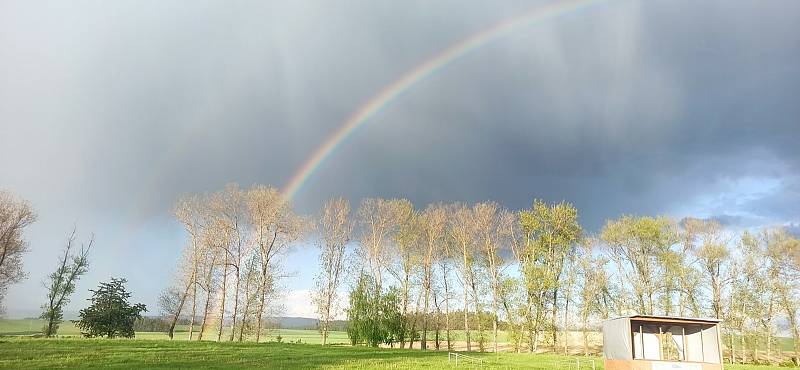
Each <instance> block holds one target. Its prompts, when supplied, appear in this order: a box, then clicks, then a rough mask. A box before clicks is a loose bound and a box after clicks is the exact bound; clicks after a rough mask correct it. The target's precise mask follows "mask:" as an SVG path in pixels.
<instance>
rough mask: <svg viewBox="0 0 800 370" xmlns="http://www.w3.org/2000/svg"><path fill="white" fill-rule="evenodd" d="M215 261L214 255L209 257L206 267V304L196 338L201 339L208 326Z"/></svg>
mask: <svg viewBox="0 0 800 370" xmlns="http://www.w3.org/2000/svg"><path fill="white" fill-rule="evenodd" d="M216 263H217V257H216V255H215V256H214V257H213V258H212V259H211V267H209V269H208V274H207V275H206V305H205V308H204V309H203V324H202V325H200V333H199V334H197V340H198V341H200V340H203V333H205V331H206V327H207V326H208V314H209V313H210V311H211V298H213V296H214V294H213V293H214V289H212V286H211V285H212V282H213V281H212V277H213V274H214V265H215V264H216Z"/></svg>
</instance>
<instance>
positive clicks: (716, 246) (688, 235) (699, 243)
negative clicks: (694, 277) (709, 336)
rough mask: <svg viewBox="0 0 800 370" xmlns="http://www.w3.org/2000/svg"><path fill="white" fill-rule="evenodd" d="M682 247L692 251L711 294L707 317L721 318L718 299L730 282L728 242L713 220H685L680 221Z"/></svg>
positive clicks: (720, 299)
mask: <svg viewBox="0 0 800 370" xmlns="http://www.w3.org/2000/svg"><path fill="white" fill-rule="evenodd" d="M683 229H684V238H685V241H684V244H686V245H688V246H689V249H691V250H693V251H694V254H695V255H696V256H697V260H698V262H699V264H700V266H701V270H702V271H703V273H704V274H705V278H706V279H707V281H708V287H709V289H710V291H711V314H712V315H713V317H714V318H717V319H721V318H722V309H723V307H722V298H723V297H722V296H723V291H724V289H725V287H726V286H727V285H728V284H729V283H730V282H731V280H732V278H733V277H732V276H731V275H730V263H731V253H730V251H729V250H728V243H729V242H730V238H729V237H727V235H725V234H724V228H723V226H722V225H721V224H720V223H719V222H717V221H715V220H701V219H697V218H687V219H685V220H684V221H683Z"/></svg>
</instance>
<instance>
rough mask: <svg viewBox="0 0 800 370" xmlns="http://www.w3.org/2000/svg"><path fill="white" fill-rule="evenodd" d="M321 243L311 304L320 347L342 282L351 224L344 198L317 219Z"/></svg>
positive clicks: (334, 203) (325, 339) (325, 208)
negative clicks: (319, 334)
mask: <svg viewBox="0 0 800 370" xmlns="http://www.w3.org/2000/svg"><path fill="white" fill-rule="evenodd" d="M319 223H320V225H319V226H320V231H321V233H322V235H321V237H322V238H321V241H320V243H319V248H320V256H319V261H320V267H321V269H320V272H319V274H318V275H317V287H316V292H315V294H314V297H313V298H314V299H313V300H314V303H315V305H316V306H317V314H318V315H319V320H320V325H319V330H320V333H321V334H322V345H325V344H327V342H328V332H329V331H330V322H331V320H332V318H333V317H334V316H335V314H336V312H337V311H338V305H337V298H338V289H339V286H340V285H341V282H342V269H343V268H344V261H345V247H346V246H347V243H348V242H349V241H350V237H351V234H352V232H353V224H352V222H351V220H350V203H349V202H348V201H347V200H345V199H344V198H336V199H332V200H330V201H328V202H327V203H325V206H324V207H323V209H322V215H321V216H320V220H319Z"/></svg>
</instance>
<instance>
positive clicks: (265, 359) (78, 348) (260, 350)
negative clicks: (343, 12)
mask: <svg viewBox="0 0 800 370" xmlns="http://www.w3.org/2000/svg"><path fill="white" fill-rule="evenodd" d="M470 356H472V357H474V358H479V359H481V360H483V364H482V365H479V364H476V363H469V361H468V363H467V364H466V365H467V366H466V368H481V369H509V368H512V369H542V370H544V369H556V370H557V369H575V368H576V364H577V362H578V360H581V361H582V366H581V369H591V368H592V367H591V361H594V364H595V366H596V369H602V368H603V367H602V365H603V362H602V359H599V358H589V359H586V358H580V357H567V356H557V355H530V354H515V353H501V354H500V355H494V354H492V353H474V354H470ZM464 361H465V360H463V359H462V360H461V363H460V364H459V365H460V366H459V367H458V368H464V367H465V366H464V365H465V363H464ZM188 367H193V368H207V369H245V368H264V369H454V368H456V366H455V363H454V362H448V358H447V353H445V352H434V351H409V350H401V349H372V348H364V347H350V346H325V347H322V346H320V345H314V344H291V343H274V342H273V343H261V344H257V343H252V342H250V343H227V342H223V343H216V342H188V341H166V340H125V339H115V340H108V339H79V338H66V339H63V338H62V339H32V338H13V339H9V338H5V339H3V340H0V368H3V369H20V370H23V369H54V368H138V369H145V368H147V369H158V368H161V369H164V368H188ZM725 369H727V370H763V369H769V367H765V366H741V365H726V366H725Z"/></svg>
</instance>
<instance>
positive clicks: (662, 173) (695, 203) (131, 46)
mask: <svg viewBox="0 0 800 370" xmlns="http://www.w3.org/2000/svg"><path fill="white" fill-rule="evenodd" d="M563 1H564V0H555V1H553V0H551V1H491V2H487V1H471V0H468V1H464V0H440V1H436V2H431V1H425V0H418V1H415V0H408V1H394V2H389V1H384V2H376V1H372V0H363V1H362V0H348V1H337V2H330V1H252V2H248V1H226V2H219V1H200V0H198V1H155V0H153V1H142V0H135V1H134V0H131V1H70V2H51V1H38V0H25V1H23V0H19V1H10V0H0V189H4V190H6V191H11V192H13V193H14V194H16V195H17V196H19V197H21V198H24V199H26V200H28V201H30V203H31V204H32V205H33V207H34V208H35V209H36V211H37V213H38V216H39V219H38V221H37V222H36V223H35V224H33V225H32V226H30V227H29V228H28V229H27V230H26V232H25V237H26V239H27V240H28V241H29V248H30V251H29V252H28V253H27V254H26V255H25V258H24V269H25V270H26V271H27V272H28V274H29V276H28V278H27V279H26V280H25V281H24V282H22V283H19V284H17V285H14V286H12V287H11V288H10V290H9V292H8V296H7V299H6V306H7V311H8V314H9V316H12V317H13V316H31V315H37V314H38V312H39V309H38V308H39V306H40V305H41V304H42V303H44V296H45V293H44V288H43V286H42V283H43V280H44V278H45V277H46V276H47V274H49V273H50V272H51V271H52V270H53V269H54V268H55V264H56V253H57V252H58V251H60V250H62V248H63V247H64V243H65V241H66V238H67V235H68V233H69V232H70V231H71V230H72V228H73V227H76V229H77V235H78V238H79V240H80V241H85V240H87V238H88V237H89V235H90V233H94V234H95V238H96V241H95V246H94V247H93V250H92V252H91V255H90V261H91V269H90V272H89V273H88V274H87V275H86V276H85V277H83V279H82V280H81V281H80V282H79V284H78V293H76V294H75V296H74V297H73V299H72V303H71V304H70V305H69V306H68V307H67V310H68V311H73V312H74V311H77V310H79V309H80V308H81V307H83V306H85V299H86V298H87V297H88V292H87V289H90V288H93V287H95V286H97V284H98V283H99V282H100V281H104V280H107V279H108V278H109V277H111V276H115V277H125V278H127V279H128V280H129V283H128V287H129V289H130V290H131V291H132V292H133V294H134V299H136V300H137V301H139V302H143V303H145V304H147V305H148V307H149V308H150V313H152V314H154V313H157V309H156V300H157V296H158V293H159V292H160V291H161V290H162V289H164V288H165V287H166V286H167V285H168V283H169V280H170V279H171V277H172V275H173V272H174V268H175V265H176V263H177V260H178V255H179V253H180V250H181V249H182V247H183V245H184V243H185V239H186V236H185V235H184V234H183V233H182V229H181V227H180V225H179V224H178V223H177V222H176V221H175V220H174V218H173V217H172V215H171V209H172V207H173V205H174V203H175V201H176V200H177V199H178V198H179V197H180V196H181V195H183V194H188V193H196V192H207V191H214V190H218V189H221V188H222V187H223V186H224V185H225V184H227V183H231V182H236V183H238V184H240V185H242V186H249V185H252V184H271V185H273V186H276V187H279V188H281V187H283V186H284V185H285V184H286V183H287V182H288V181H289V180H290V178H291V177H292V176H293V175H294V174H295V173H296V172H297V170H298V169H299V168H300V167H301V166H302V165H303V163H304V162H305V161H306V159H307V158H308V157H309V156H311V155H312V153H313V152H314V151H315V149H317V148H318V147H319V146H320V145H321V144H322V143H323V142H324V141H325V139H326V138H327V137H329V136H330V135H331V134H332V133H333V132H335V131H336V129H337V128H338V127H340V126H341V124H342V122H344V121H345V120H346V119H347V118H348V116H350V115H351V114H352V113H353V112H354V111H357V110H358V109H359V107H360V106H362V105H363V104H365V103H366V102H367V101H369V100H370V99H371V98H372V97H374V96H375V95H377V94H378V93H379V92H380V91H381V90H383V89H384V88H385V86H387V85H390V84H391V83H392V82H394V81H395V80H397V79H398V78H400V77H401V76H403V75H404V74H405V73H406V72H408V71H410V70H413V69H414V68H415V67H417V66H418V65H420V64H421V63H424V62H425V61H426V60H428V59H429V58H431V56H433V55H435V54H436V53H437V52H440V51H441V50H444V49H446V48H447V47H449V46H451V45H453V44H455V43H457V42H459V41H460V40H463V39H464V38H466V37H469V36H470V35H472V34H475V33H477V32H481V31H483V30H486V29H490V28H491V27H492V26H493V25H495V24H497V23H499V22H502V21H503V20H505V19H509V18H512V17H514V16H517V15H519V14H522V13H524V12H526V11H530V10H532V9H537V8H540V7H546V6H550V5H553V4H555V3H559V2H563ZM798 61H800V2H797V1H791V0H752V1H748V0H741V1H735V2H731V1H726V0H719V1H697V0H686V1H684V0H669V1H667V0H663V1H662V0H648V1H630V0H607V1H594V2H593V4H592V5H591V6H587V7H583V8H580V9H579V10H576V11H570V12H564V13H563V14H558V15H557V16H554V17H551V18H548V19H545V20H542V21H532V22H530V23H529V24H523V25H520V26H519V27H516V28H514V29H513V31H510V32H508V33H506V34H503V35H500V36H499V37H497V38H495V39H493V40H492V41H491V42H489V43H487V44H485V45H483V46H481V47H480V48H477V49H475V50H473V51H471V52H470V53H468V54H466V55H464V56H462V57H460V58H458V59H457V60H455V61H453V62H452V63H449V64H447V65H445V66H444V68H441V69H439V70H438V71H437V72H435V73H433V74H431V75H430V76H428V77H426V78H424V79H422V80H420V81H418V82H417V83H415V84H413V85H412V86H411V87H410V88H409V89H407V90H406V91H404V92H403V93H402V94H401V95H400V96H399V97H398V98H396V99H394V100H393V101H391V102H390V103H389V104H388V105H387V106H386V107H385V108H384V109H382V110H381V111H380V112H378V114H376V115H374V116H372V117H370V119H369V120H368V121H367V122H366V123H365V125H364V126H362V127H361V128H359V129H358V130H357V131H355V132H354V133H353V135H352V136H351V137H350V138H348V139H347V140H346V141H345V142H343V143H342V145H341V146H340V147H339V148H338V149H337V150H336V151H334V152H333V154H332V155H331V156H329V157H328V158H327V159H326V160H325V161H324V163H323V164H322V166H320V167H319V169H318V170H317V171H316V172H315V173H314V174H313V175H312V176H311V177H310V178H309V180H308V182H307V183H306V184H305V185H304V186H303V187H302V188H301V189H300V191H299V192H298V193H297V195H296V197H295V198H294V199H293V201H294V204H295V207H296V210H297V211H298V212H301V213H303V214H309V215H311V214H315V213H317V212H318V210H319V207H320V205H321V204H322V203H323V202H324V201H325V200H326V199H329V198H331V197H335V196H344V197H346V198H348V199H350V200H351V202H353V203H357V202H358V201H359V200H360V199H362V198H364V197H406V198H408V199H410V200H412V201H413V202H414V203H415V205H417V206H419V207H424V205H425V204H427V203H430V202H438V201H444V202H451V201H464V202H476V201H483V200H495V201H497V202H499V203H500V204H501V205H502V206H504V207H507V208H510V209H522V208H525V207H529V206H530V204H531V202H532V200H533V199H535V198H538V199H544V200H547V201H561V200H566V201H569V202H572V203H573V204H575V206H576V207H577V208H578V210H579V216H580V221H581V223H582V224H583V226H584V228H585V229H586V230H587V231H590V232H592V231H597V230H599V229H600V228H601V227H602V225H603V224H604V223H605V221H606V220H608V219H612V218H616V217H619V216H620V215H623V214H638V215H656V214H663V215H669V216H672V217H675V218H681V217H685V216H690V215H691V216H696V217H704V218H710V217H713V218H716V219H719V220H721V221H723V222H724V223H725V224H726V225H728V226H729V227H731V228H732V229H748V228H760V227H767V226H776V225H782V226H786V227H789V228H791V229H793V230H800V63H798ZM286 265H287V270H289V271H294V277H292V278H289V279H287V280H286V281H285V282H284V284H285V289H286V290H287V295H286V298H285V300H284V305H285V307H286V312H285V314H286V315H293V316H307V317H308V316H313V311H312V309H311V308H310V304H309V300H308V290H309V289H311V288H312V284H313V276H314V274H315V272H316V270H315V265H316V252H315V250H314V248H313V247H312V246H308V245H298V246H297V248H295V250H294V251H293V252H292V253H291V254H290V255H288V256H287V257H286Z"/></svg>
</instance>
